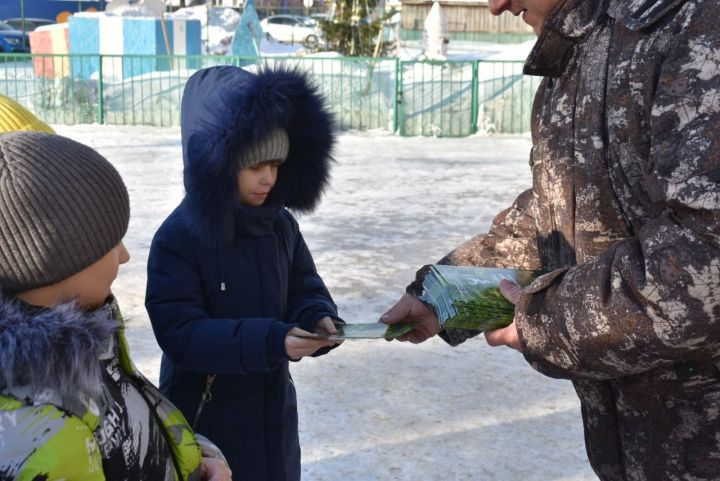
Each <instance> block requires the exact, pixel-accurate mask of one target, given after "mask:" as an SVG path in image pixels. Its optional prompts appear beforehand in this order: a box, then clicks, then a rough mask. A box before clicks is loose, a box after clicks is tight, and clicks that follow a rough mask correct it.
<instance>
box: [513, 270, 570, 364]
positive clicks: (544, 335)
mask: <svg viewBox="0 0 720 481" xmlns="http://www.w3.org/2000/svg"><path fill="white" fill-rule="evenodd" d="M566 271H567V269H557V270H555V271H552V272H550V273H548V274H546V275H544V276H541V277H538V278H537V279H536V280H535V281H533V282H532V283H531V284H530V285H529V286H527V287H526V288H525V289H524V290H523V293H522V295H521V296H520V300H519V301H518V303H517V304H516V305H515V326H516V327H517V332H518V338H519V341H520V351H521V352H522V353H523V356H525V359H526V360H527V361H528V363H530V365H531V366H532V367H533V368H534V369H535V370H537V371H539V372H541V373H543V374H545V375H547V376H550V377H554V378H564V377H565V376H564V375H563V373H562V371H561V370H558V368H557V367H556V366H554V365H553V364H552V363H550V362H548V360H546V359H545V356H544V354H545V353H546V352H547V350H548V347H549V345H550V340H551V339H553V338H555V337H557V333H555V332H553V330H554V329H556V326H554V325H552V324H550V323H548V322H547V319H543V317H544V316H543V306H544V304H545V302H547V300H546V298H547V297H548V296H551V297H552V292H553V291H554V290H555V287H556V286H557V283H558V282H560V280H561V279H562V277H563V276H564V274H565V272H566Z"/></svg>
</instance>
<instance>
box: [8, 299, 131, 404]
mask: <svg viewBox="0 0 720 481" xmlns="http://www.w3.org/2000/svg"><path fill="white" fill-rule="evenodd" d="M119 327H120V326H119V322H118V321H115V320H114V319H113V317H112V315H111V309H110V307H109V306H107V305H106V306H105V307H103V308H101V309H98V310H97V311H93V312H91V313H88V312H84V311H82V310H80V309H78V308H77V307H76V306H75V304H73V303H68V304H63V305H60V306H57V307H54V308H52V309H42V308H35V307H32V306H28V305H27V304H24V303H22V302H21V301H18V300H16V299H11V298H7V297H3V296H2V295H0V391H4V390H6V389H9V390H13V389H14V388H22V389H23V390H24V392H27V393H28V394H29V395H30V396H31V397H33V396H34V395H36V394H39V393H41V392H43V391H45V390H47V389H49V390H51V391H54V392H56V393H57V394H59V395H60V396H61V397H78V396H82V395H91V394H93V393H95V392H97V390H98V388H99V386H100V379H101V377H100V374H101V373H100V369H101V366H100V363H99V362H98V360H99V358H100V356H101V354H103V353H104V352H105V351H106V349H107V348H108V346H109V343H110V342H111V338H112V336H113V335H114V334H115V332H116V331H117V330H118V328H119Z"/></svg>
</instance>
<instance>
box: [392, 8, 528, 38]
mask: <svg viewBox="0 0 720 481" xmlns="http://www.w3.org/2000/svg"><path fill="white" fill-rule="evenodd" d="M440 6H441V7H442V9H443V12H445V16H446V17H447V20H448V29H449V30H450V31H451V32H492V33H532V29H531V28H530V26H528V25H527V24H526V23H525V22H523V21H522V19H521V18H520V17H514V16H512V15H507V14H505V15H500V16H497V17H496V16H494V15H492V14H491V13H490V9H489V8H488V5H487V3H479V2H473V3H470V2H452V1H441V2H440ZM431 7H432V2H430V1H405V2H403V3H402V28H403V29H404V30H423V28H424V26H423V23H424V22H425V17H427V15H428V13H430V8H431Z"/></svg>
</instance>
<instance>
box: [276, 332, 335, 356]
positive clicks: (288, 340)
mask: <svg viewBox="0 0 720 481" xmlns="http://www.w3.org/2000/svg"><path fill="white" fill-rule="evenodd" d="M314 335H315V334H312V333H310V332H307V331H303V330H302V329H300V328H299V327H293V328H292V329H291V330H290V332H289V333H288V335H287V336H286V337H285V351H286V352H287V355H288V357H290V359H293V360H295V361H297V360H298V359H302V358H303V357H305V356H311V355H312V354H315V351H317V350H318V349H322V348H323V347H328V346H334V345H335V344H336V342H335V341H329V340H327V339H323V338H321V337H318V338H317V339H308V337H312V336H314ZM298 336H303V337H298Z"/></svg>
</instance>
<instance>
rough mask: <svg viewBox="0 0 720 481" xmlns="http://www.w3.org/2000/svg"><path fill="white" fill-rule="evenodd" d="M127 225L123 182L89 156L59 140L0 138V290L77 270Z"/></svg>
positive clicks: (28, 135)
mask: <svg viewBox="0 0 720 481" xmlns="http://www.w3.org/2000/svg"><path fill="white" fill-rule="evenodd" d="M129 219H130V203H129V200H128V193H127V189H126V188H125V184H123V181H122V179H121V178H120V174H118V172H117V170H115V168H114V167H113V166H112V165H111V164H110V162H108V161H107V160H105V158H104V157H103V156H101V155H100V154H99V153H97V152H96V151H95V150H93V149H91V148H90V147H87V146H85V145H83V144H80V143H78V142H75V141H74V140H70V139H68V138H65V137H61V136H59V135H51V134H46V133H40V132H12V133H7V134H0V288H2V289H4V290H8V291H14V292H19V291H23V290H27V289H33V288H36V287H42V286H45V285H49V284H53V283H55V282H58V281H61V280H63V279H66V278H68V277H70V276H71V275H73V274H75V273H77V272H80V271H81V270H83V269H84V268H86V267H88V266H89V265H91V264H93V263H94V262H95V261H97V260H98V259H100V258H102V257H103V256H104V255H105V254H107V253H108V252H110V250H111V249H112V248H113V247H115V246H116V245H117V244H118V243H119V242H120V241H121V240H122V238H123V236H124V235H125V232H126V231H127V227H128V221H129Z"/></svg>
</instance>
